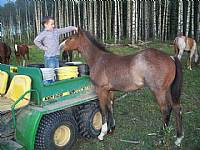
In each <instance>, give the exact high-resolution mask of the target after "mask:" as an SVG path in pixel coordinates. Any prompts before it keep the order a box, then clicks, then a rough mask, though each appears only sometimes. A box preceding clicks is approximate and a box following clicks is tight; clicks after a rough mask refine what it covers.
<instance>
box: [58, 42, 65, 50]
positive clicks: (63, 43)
mask: <svg viewBox="0 0 200 150" xmlns="http://www.w3.org/2000/svg"><path fill="white" fill-rule="evenodd" d="M64 46H65V40H64V41H63V42H62V43H60V45H59V50H63V49H64Z"/></svg>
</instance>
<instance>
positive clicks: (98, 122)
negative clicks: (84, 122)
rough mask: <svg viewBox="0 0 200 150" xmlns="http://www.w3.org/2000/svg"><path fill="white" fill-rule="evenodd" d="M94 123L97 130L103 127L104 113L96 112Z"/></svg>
mask: <svg viewBox="0 0 200 150" xmlns="http://www.w3.org/2000/svg"><path fill="white" fill-rule="evenodd" d="M92 125H93V127H94V128H95V129H96V130H100V129H101V127H102V115H101V113H100V112H96V114H95V115H94V118H93V122H92Z"/></svg>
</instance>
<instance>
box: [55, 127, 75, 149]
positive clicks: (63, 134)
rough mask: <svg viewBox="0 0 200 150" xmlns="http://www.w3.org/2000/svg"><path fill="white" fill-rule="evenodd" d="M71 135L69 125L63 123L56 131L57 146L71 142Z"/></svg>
mask: <svg viewBox="0 0 200 150" xmlns="http://www.w3.org/2000/svg"><path fill="white" fill-rule="evenodd" d="M70 136H71V131H70V129H69V128H68V127H67V126H65V125H62V126H60V127H58V128H57V129H56V131H55V133H54V142H55V144H56V145H57V146H60V147H62V146H65V145H66V144H67V143H68V142H69V140H70Z"/></svg>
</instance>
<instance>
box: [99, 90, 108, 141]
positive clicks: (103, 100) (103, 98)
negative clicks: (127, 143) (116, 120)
mask: <svg viewBox="0 0 200 150" xmlns="http://www.w3.org/2000/svg"><path fill="white" fill-rule="evenodd" d="M96 93H97V95H98V98H99V105H100V110H101V114H102V128H101V133H100V135H99V136H98V139H99V140H103V137H104V135H106V134H107V131H108V123H107V119H108V109H107V98H108V93H109V91H107V90H105V89H103V88H96Z"/></svg>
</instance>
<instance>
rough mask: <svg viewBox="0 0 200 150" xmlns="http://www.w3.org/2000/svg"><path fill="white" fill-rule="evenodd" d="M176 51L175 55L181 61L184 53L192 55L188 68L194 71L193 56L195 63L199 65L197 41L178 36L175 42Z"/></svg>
mask: <svg viewBox="0 0 200 150" xmlns="http://www.w3.org/2000/svg"><path fill="white" fill-rule="evenodd" d="M174 50H175V55H176V56H178V58H179V60H181V57H182V55H183V52H184V51H187V52H188V53H189V54H190V56H189V57H188V58H189V59H188V63H189V66H188V68H189V69H190V70H192V58H193V56H194V57H195V59H194V61H195V63H197V61H198V59H199V56H198V51H197V44H196V41H195V40H194V39H192V38H189V37H186V36H178V37H176V38H175V40H174Z"/></svg>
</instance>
